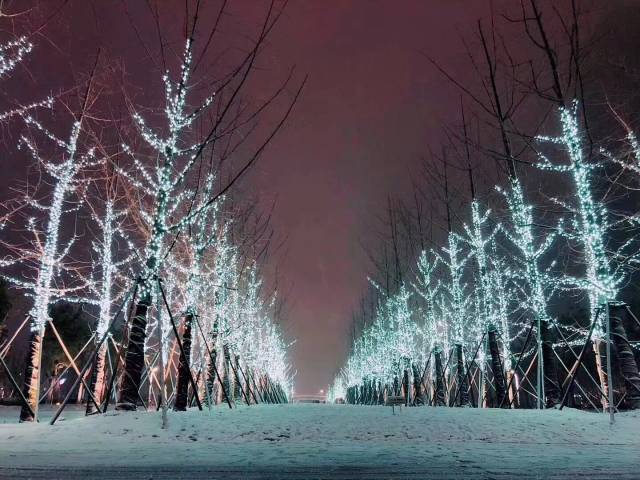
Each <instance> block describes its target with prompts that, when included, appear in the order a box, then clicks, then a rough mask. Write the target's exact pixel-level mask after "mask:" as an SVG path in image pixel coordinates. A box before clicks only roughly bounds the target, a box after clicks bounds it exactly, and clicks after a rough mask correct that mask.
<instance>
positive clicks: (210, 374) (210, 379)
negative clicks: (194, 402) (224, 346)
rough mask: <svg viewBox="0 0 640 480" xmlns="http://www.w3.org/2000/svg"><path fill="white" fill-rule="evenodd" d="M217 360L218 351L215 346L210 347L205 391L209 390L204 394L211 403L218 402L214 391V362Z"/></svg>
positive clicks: (215, 380) (215, 379)
mask: <svg viewBox="0 0 640 480" xmlns="http://www.w3.org/2000/svg"><path fill="white" fill-rule="evenodd" d="M217 361H218V351H217V350H216V348H215V346H214V347H213V348H212V349H211V358H210V359H209V368H208V369H207V391H208V392H209V393H208V394H207V396H206V398H207V402H209V401H211V403H212V404H213V405H216V404H217V403H218V398H217V393H218V392H216V388H215V386H216V382H217V380H218V379H217V378H216V367H217V365H216V363H217Z"/></svg>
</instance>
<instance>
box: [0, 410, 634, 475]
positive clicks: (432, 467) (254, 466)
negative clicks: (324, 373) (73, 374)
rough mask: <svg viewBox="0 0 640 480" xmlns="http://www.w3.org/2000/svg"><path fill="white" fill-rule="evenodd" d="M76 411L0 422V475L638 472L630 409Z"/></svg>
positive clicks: (8, 414) (8, 412)
mask: <svg viewBox="0 0 640 480" xmlns="http://www.w3.org/2000/svg"><path fill="white" fill-rule="evenodd" d="M78 414H79V412H77V411H69V413H68V414H67V413H66V414H65V415H66V418H65V419H64V420H62V421H59V422H58V423H57V424H56V425H55V426H49V425H48V424H47V423H46V422H43V423H40V424H15V423H3V424H0V478H12V479H18V478H47V479H52V478H64V479H79V478H99V479H102V478H137V479H150V478H153V479H161V478H167V479H169V478H171V479H187V478H188V479H197V478H208V479H216V478H224V479H278V478H283V479H293V478H300V479H325V478H326V479H346V478H371V479H405V478H407V479H408V478H412V479H414V480H421V479H423V478H429V479H460V478H483V479H484V478H496V479H503V478H516V477H517V478H607V479H611V478H616V479H617V480H618V479H625V478H628V479H630V478H640V460H639V459H638V452H639V451H640V437H639V435H638V434H639V433H640V413H635V412H630V413H623V414H620V415H617V416H616V423H615V424H614V425H613V426H610V425H609V419H608V417H607V416H606V415H604V414H594V413H588V412H582V411H577V410H567V409H565V410H563V411H556V410H549V411H535V410H498V409H482V410H478V409H471V408H469V409H453V408H445V407H440V408H431V407H422V408H403V409H402V411H401V413H398V412H397V409H396V415H392V412H391V408H389V407H367V406H350V405H310V404H296V405H257V406H256V405H253V406H250V407H246V406H242V407H239V408H237V409H235V410H229V409H227V408H225V407H216V408H214V409H213V410H211V411H210V412H209V411H206V410H205V411H203V412H199V411H197V410H190V411H189V412H186V413H174V412H171V413H170V416H169V427H168V428H167V429H166V430H162V429H161V428H160V425H161V421H160V414H159V413H158V412H126V413H125V412H109V413H107V414H105V415H100V416H92V417H86V418H85V417H79V416H78ZM0 415H1V416H2V417H4V418H8V417H10V418H14V419H15V418H17V409H15V408H7V407H4V408H3V409H1V410H0ZM71 417H75V418H71Z"/></svg>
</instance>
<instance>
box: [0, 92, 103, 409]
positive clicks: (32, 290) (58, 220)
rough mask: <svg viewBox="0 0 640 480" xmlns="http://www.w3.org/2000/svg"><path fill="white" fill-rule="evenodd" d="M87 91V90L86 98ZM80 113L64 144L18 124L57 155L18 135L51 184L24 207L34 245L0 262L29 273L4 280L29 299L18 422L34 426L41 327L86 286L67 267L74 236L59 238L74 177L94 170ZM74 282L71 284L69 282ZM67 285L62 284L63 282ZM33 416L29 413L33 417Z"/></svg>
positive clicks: (33, 123) (76, 188)
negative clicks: (55, 306)
mask: <svg viewBox="0 0 640 480" xmlns="http://www.w3.org/2000/svg"><path fill="white" fill-rule="evenodd" d="M89 90H90V88H88V89H87V95H86V98H88V95H89ZM85 107H86V103H85V106H83V109H82V111H81V113H80V115H79V116H78V117H77V118H76V119H75V120H74V122H73V124H72V126H71V132H70V134H69V137H68V139H66V140H63V139H61V138H59V137H58V136H56V135H55V134H53V133H52V132H51V131H50V130H48V129H47V128H46V127H45V126H44V125H43V124H42V123H40V122H39V121H38V120H36V119H35V118H34V117H33V116H31V115H29V114H27V113H23V118H24V120H25V122H26V124H27V125H28V126H30V127H31V130H32V132H33V134H34V135H36V134H38V135H39V136H41V137H42V138H43V139H44V143H47V144H48V145H47V148H53V149H57V150H58V152H57V153H56V154H54V155H51V154H48V155H47V156H46V157H45V156H43V155H41V154H40V150H39V148H38V146H37V145H36V143H35V140H34V138H33V137H29V136H26V135H23V136H22V137H21V140H20V146H21V148H23V149H25V150H26V151H27V152H29V154H30V155H31V156H32V157H33V159H34V160H35V161H36V162H37V163H38V165H39V166H40V167H41V168H42V170H43V171H44V172H45V173H46V174H47V175H48V176H50V177H51V179H52V190H51V192H50V194H49V195H46V196H45V197H44V198H40V199H36V198H35V197H34V196H27V198H26V202H27V204H28V205H29V206H30V207H32V209H34V210H35V211H36V212H38V213H40V214H41V216H40V218H39V219H37V218H36V217H30V218H28V224H27V225H28V230H29V231H30V232H31V234H32V236H33V239H32V240H31V241H30V242H29V244H28V245H26V246H24V247H14V248H12V249H13V251H14V255H12V256H10V257H8V258H5V259H4V260H3V262H2V263H3V266H10V265H14V264H20V265H22V266H23V267H26V268H28V269H32V270H33V271H34V274H33V280H23V279H20V278H17V277H12V276H8V275H5V278H7V279H8V280H9V281H10V282H11V283H13V284H14V285H16V286H17V287H18V288H22V289H25V290H27V291H28V292H29V294H30V296H32V297H33V306H32V307H31V310H30V311H29V316H30V318H31V336H30V338H29V351H28V354H27V363H26V367H25V377H24V378H25V383H24V395H25V397H26V398H27V400H28V402H29V405H30V407H31V408H30V409H29V408H26V406H25V407H23V408H22V411H21V413H20V419H21V421H34V420H36V417H37V412H38V404H39V392H40V363H41V358H42V340H43V336H44V331H45V325H46V323H47V322H48V321H50V320H51V319H50V317H49V307H50V306H51V304H52V303H53V302H55V301H57V300H59V299H61V298H64V299H65V300H68V301H73V296H74V295H76V294H78V292H80V291H82V290H83V289H85V288H86V286H87V285H86V282H84V281H82V280H81V279H78V278H77V276H76V275H73V274H74V273H77V271H76V269H75V267H74V266H72V265H71V264H70V262H69V261H68V256H69V252H70V251H71V249H72V247H73V246H74V244H75V241H76V236H75V234H74V235H72V236H71V238H69V239H68V240H66V241H65V240H64V239H63V238H61V234H62V225H63V219H64V217H65V215H66V214H68V213H69V212H70V211H71V212H73V211H75V206H74V205H73V202H74V201H77V200H78V199H79V193H80V191H81V190H82V189H83V188H84V185H85V182H84V180H83V179H82V178H81V176H80V175H79V174H80V172H81V171H83V170H85V169H87V168H90V167H92V166H95V165H96V164H97V163H98V161H97V160H96V158H95V155H94V150H93V149H92V148H89V149H86V150H84V149H83V148H82V146H81V133H82V123H83V119H84V115H85V110H84V108H85ZM71 277H73V278H75V282H74V281H73V280H71ZM65 280H66V281H65ZM32 412H33V413H32Z"/></svg>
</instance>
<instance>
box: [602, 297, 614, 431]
mask: <svg viewBox="0 0 640 480" xmlns="http://www.w3.org/2000/svg"><path fill="white" fill-rule="evenodd" d="M604 315H605V317H604V321H605V323H604V324H605V326H606V328H607V384H608V387H609V392H608V393H609V422H610V423H611V424H612V425H613V424H614V423H615V418H614V413H613V409H614V406H613V372H612V371H611V318H610V317H609V302H606V304H605V305H604Z"/></svg>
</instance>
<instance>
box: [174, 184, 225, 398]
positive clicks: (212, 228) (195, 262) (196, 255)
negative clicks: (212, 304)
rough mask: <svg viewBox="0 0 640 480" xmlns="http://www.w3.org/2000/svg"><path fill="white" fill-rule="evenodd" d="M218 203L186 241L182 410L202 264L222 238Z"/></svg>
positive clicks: (206, 191) (209, 187) (207, 190)
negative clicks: (220, 237)
mask: <svg viewBox="0 0 640 480" xmlns="http://www.w3.org/2000/svg"><path fill="white" fill-rule="evenodd" d="M214 180H215V177H214V176H213V175H208V176H207V178H206V180H205V182H204V187H203V192H202V195H200V203H198V204H197V208H199V207H200V206H201V205H202V202H207V201H208V199H209V198H211V196H212V195H213V186H214ZM220 201H222V200H220ZM218 205H219V203H218V202H216V203H215V204H214V206H213V208H209V209H208V211H207V212H206V213H203V214H201V215H199V216H198V217H197V218H195V219H194V221H193V222H192V223H191V225H190V226H189V230H190V235H189V239H188V240H187V245H188V253H189V255H188V256H189V269H188V272H187V282H186V287H185V296H186V309H185V314H184V322H183V326H184V330H183V334H182V342H183V351H184V358H183V357H180V361H179V365H178V383H177V387H176V390H177V392H176V401H175V404H174V409H175V410H179V411H183V410H186V408H187V399H188V395H187V394H188V390H189V377H190V369H191V345H192V330H193V324H194V321H197V319H196V317H197V316H199V315H200V312H199V307H200V305H201V304H202V303H203V295H204V294H205V293H206V289H205V288H204V285H203V283H204V282H205V281H207V279H208V276H207V275H206V274H205V272H204V266H203V263H204V261H205V254H206V253H207V251H208V250H210V249H211V247H212V246H213V245H214V242H216V240H218V239H219V221H218V208H217V206H218ZM201 354H204V352H201ZM205 358H206V357H205Z"/></svg>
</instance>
